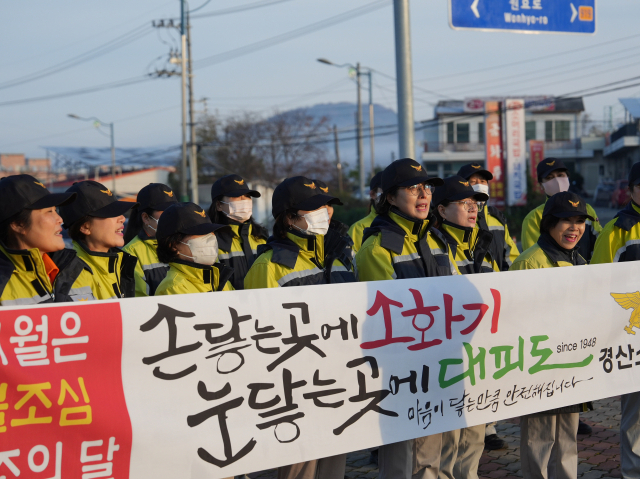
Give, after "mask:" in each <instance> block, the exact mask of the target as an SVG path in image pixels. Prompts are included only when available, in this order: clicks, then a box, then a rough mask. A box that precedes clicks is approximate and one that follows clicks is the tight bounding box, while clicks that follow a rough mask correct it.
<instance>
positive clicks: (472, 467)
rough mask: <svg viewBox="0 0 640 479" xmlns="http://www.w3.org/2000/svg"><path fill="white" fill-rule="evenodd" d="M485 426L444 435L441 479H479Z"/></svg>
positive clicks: (472, 427)
mask: <svg viewBox="0 0 640 479" xmlns="http://www.w3.org/2000/svg"><path fill="white" fill-rule="evenodd" d="M484 429H485V425H484V424H479V425H477V426H471V427H465V428H464V429H456V430H455V431H448V432H443V433H442V457H441V459H440V473H439V476H438V477H439V478H440V479H478V465H479V464H480V458H481V457H482V451H483V450H484Z"/></svg>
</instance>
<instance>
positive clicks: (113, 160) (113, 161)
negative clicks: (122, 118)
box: [67, 113, 117, 197]
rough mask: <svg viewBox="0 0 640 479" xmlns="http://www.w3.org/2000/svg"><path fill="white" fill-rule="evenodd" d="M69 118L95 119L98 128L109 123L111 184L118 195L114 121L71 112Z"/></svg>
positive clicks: (94, 123) (94, 122)
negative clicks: (105, 120) (84, 116)
mask: <svg viewBox="0 0 640 479" xmlns="http://www.w3.org/2000/svg"><path fill="white" fill-rule="evenodd" d="M67 116H68V117H69V118H73V119H74V120H81V121H93V125H94V126H95V127H96V128H98V127H100V126H102V125H109V130H110V132H111V134H110V136H111V179H112V181H113V183H112V186H111V190H112V192H113V195H114V196H116V197H117V195H116V147H115V144H114V141H113V122H112V123H105V122H103V121H100V120H98V119H97V118H96V117H95V116H92V117H90V118H83V117H81V116H78V115H74V114H73V113H69V114H68V115H67Z"/></svg>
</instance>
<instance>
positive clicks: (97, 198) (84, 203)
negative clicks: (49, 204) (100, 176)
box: [60, 180, 138, 228]
mask: <svg viewBox="0 0 640 479" xmlns="http://www.w3.org/2000/svg"><path fill="white" fill-rule="evenodd" d="M67 193H75V194H76V195H77V196H76V200H75V201H74V202H73V203H71V204H66V205H63V206H61V207H60V216H62V219H63V221H64V225H63V226H64V227H65V228H70V227H71V225H73V224H74V223H75V222H76V221H78V220H80V219H82V218H84V217H85V216H93V217H94V218H115V217H116V216H120V215H123V214H125V213H126V212H127V211H129V210H130V209H131V208H133V207H134V206H138V203H132V202H130V201H118V200H117V199H116V197H115V196H113V193H112V192H111V190H110V189H109V188H107V187H106V186H104V185H103V184H101V183H98V182H97V181H93V180H85V181H78V182H77V183H74V184H73V185H71V188H69V189H68V190H67Z"/></svg>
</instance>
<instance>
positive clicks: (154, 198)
mask: <svg viewBox="0 0 640 479" xmlns="http://www.w3.org/2000/svg"><path fill="white" fill-rule="evenodd" d="M136 199H137V200H138V203H139V206H138V208H139V209H141V210H146V209H147V208H151V209H152V210H156V211H164V210H166V209H167V208H168V207H169V206H171V205H172V204H174V203H177V202H178V200H177V199H176V197H175V195H174V194H173V190H172V189H171V188H170V187H169V186H167V185H163V184H162V183H150V184H148V185H147V186H145V187H144V188H142V189H141V190H140V191H139V192H138V197H137V198H136Z"/></svg>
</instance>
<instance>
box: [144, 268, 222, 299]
mask: <svg viewBox="0 0 640 479" xmlns="http://www.w3.org/2000/svg"><path fill="white" fill-rule="evenodd" d="M232 274H233V270H232V269H231V268H229V267H228V266H225V265H224V264H214V265H213V266H207V265H204V264H198V263H191V262H189V261H183V260H176V261H172V262H171V263H169V272H168V273H167V277H166V278H164V279H163V280H162V282H161V283H160V285H159V286H158V289H156V296H162V295H165V294H189V293H211V292H213V291H233V286H232V285H231V283H230V281H229V279H230V278H231V275H232Z"/></svg>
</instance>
